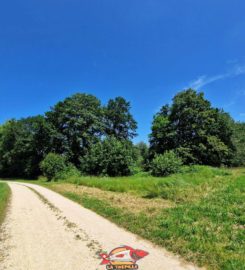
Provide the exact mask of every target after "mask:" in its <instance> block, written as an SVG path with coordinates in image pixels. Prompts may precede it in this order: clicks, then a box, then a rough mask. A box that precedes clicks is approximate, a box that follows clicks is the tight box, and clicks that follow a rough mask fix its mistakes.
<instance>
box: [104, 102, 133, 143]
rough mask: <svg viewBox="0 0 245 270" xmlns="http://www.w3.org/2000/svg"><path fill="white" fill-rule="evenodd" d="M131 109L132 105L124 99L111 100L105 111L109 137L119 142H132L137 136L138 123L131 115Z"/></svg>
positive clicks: (106, 130)
mask: <svg viewBox="0 0 245 270" xmlns="http://www.w3.org/2000/svg"><path fill="white" fill-rule="evenodd" d="M130 108H131V107H130V103H129V102H127V101H126V100H125V99H124V98H122V97H116V98H115V99H110V100H109V102H108V104H107V106H106V107H105V109H104V112H105V132H106V134H107V135H109V136H114V137H115V138H117V139H119V140H130V139H132V138H133V137H134V136H136V135H137V134H136V129H137V123H136V121H135V120H134V118H133V116H132V114H131V113H130Z"/></svg>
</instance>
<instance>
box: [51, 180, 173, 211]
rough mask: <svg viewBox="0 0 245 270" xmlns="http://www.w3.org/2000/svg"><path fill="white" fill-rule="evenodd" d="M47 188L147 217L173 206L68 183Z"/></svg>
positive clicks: (161, 200) (159, 200) (161, 201)
mask: <svg viewBox="0 0 245 270" xmlns="http://www.w3.org/2000/svg"><path fill="white" fill-rule="evenodd" d="M49 187H50V188H52V189H53V190H54V191H57V192H59V193H62V194H64V193H66V192H71V193H74V194H76V195H79V196H82V195H88V196H92V197H95V198H100V200H103V201H106V202H108V203H110V204H111V205H113V206H115V207H118V208H120V209H124V210H127V211H128V212H131V213H134V214H137V213H141V212H144V213H145V214H148V215H154V214H158V213H159V212H160V211H161V210H162V209H165V208H170V207H174V206H175V204H174V203H173V202H171V201H168V200H164V199H160V198H154V199H144V198H141V197H137V196H133V195H131V194H128V193H116V192H112V191H104V190H101V189H98V188H91V187H86V186H76V185H74V184H68V183H57V184H56V183H55V184H51V185H49Z"/></svg>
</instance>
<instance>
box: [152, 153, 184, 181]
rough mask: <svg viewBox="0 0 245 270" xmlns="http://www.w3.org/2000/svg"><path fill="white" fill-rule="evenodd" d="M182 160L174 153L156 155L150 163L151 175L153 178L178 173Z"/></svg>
mask: <svg viewBox="0 0 245 270" xmlns="http://www.w3.org/2000/svg"><path fill="white" fill-rule="evenodd" d="M181 165H182V160H181V158H179V157H178V156H177V155H176V154H175V152H174V151H166V152H165V153H164V154H161V155H156V156H155V158H154V159H153V160H152V163H151V173H152V175H154V176H167V175H169V174H171V173H176V172H179V171H180V168H181Z"/></svg>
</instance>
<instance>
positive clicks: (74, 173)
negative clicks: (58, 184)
mask: <svg viewBox="0 0 245 270" xmlns="http://www.w3.org/2000/svg"><path fill="white" fill-rule="evenodd" d="M79 176H81V173H80V171H79V170H78V169H77V168H76V167H75V166H74V165H73V164H71V163H69V164H68V165H67V166H66V167H65V168H64V169H63V170H62V171H59V172H58V173H57V174H56V175H55V176H54V180H65V179H70V178H73V177H79Z"/></svg>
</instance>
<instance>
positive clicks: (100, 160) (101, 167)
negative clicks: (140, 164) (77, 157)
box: [81, 137, 134, 176]
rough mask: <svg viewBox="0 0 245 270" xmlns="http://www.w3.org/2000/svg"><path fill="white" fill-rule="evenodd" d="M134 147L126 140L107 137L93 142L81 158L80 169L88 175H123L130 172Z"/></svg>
mask: <svg viewBox="0 0 245 270" xmlns="http://www.w3.org/2000/svg"><path fill="white" fill-rule="evenodd" d="M133 157H134V148H133V145H132V143H131V142H129V141H127V140H118V139H116V138H115V137H109V138H106V139H105V140H103V141H102V142H98V143H96V144H94V145H93V146H92V147H91V149H90V151H89V153H88V154H87V155H85V156H84V157H83V158H82V159H81V170H82V171H83V172H84V173H87V174H90V175H109V176H125V175H130V174H131V173H132V168H133V165H134V161H133V160H134V159H133Z"/></svg>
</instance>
